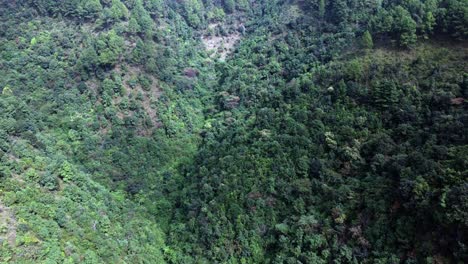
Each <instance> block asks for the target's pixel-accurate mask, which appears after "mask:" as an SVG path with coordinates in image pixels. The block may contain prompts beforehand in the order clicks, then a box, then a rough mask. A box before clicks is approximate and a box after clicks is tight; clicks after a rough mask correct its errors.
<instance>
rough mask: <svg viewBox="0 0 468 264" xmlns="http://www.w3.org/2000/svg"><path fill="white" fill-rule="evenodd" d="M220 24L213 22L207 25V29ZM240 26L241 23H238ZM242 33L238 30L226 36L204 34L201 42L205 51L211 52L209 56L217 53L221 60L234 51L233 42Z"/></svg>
mask: <svg viewBox="0 0 468 264" xmlns="http://www.w3.org/2000/svg"><path fill="white" fill-rule="evenodd" d="M219 26H221V25H220V24H218V23H213V24H210V25H209V26H208V29H209V30H214V29H215V28H217V27H219ZM238 27H242V25H240V24H239V25H238ZM241 37H242V35H241V33H240V32H238V31H235V32H233V33H231V34H228V35H227V36H219V35H204V36H203V37H202V39H201V40H202V42H203V44H204V45H205V48H206V50H207V51H209V52H212V54H211V57H216V56H217V55H219V57H220V59H221V60H223V61H224V60H225V59H226V57H227V55H229V54H230V53H232V52H233V51H234V46H235V44H236V43H237V42H238V41H239V40H240V39H241Z"/></svg>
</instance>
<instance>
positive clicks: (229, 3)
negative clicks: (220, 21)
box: [223, 0, 236, 13]
mask: <svg viewBox="0 0 468 264" xmlns="http://www.w3.org/2000/svg"><path fill="white" fill-rule="evenodd" d="M223 3H224V10H226V12H227V13H232V12H234V10H235V9H236V3H235V2H234V0H224V1H223Z"/></svg>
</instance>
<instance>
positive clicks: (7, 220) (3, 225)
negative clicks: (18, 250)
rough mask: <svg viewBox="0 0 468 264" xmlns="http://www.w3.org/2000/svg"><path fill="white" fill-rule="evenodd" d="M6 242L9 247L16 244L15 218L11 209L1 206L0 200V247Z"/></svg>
mask: <svg viewBox="0 0 468 264" xmlns="http://www.w3.org/2000/svg"><path fill="white" fill-rule="evenodd" d="M3 241H7V243H8V245H10V247H13V246H15V242H16V218H15V216H14V215H13V213H12V212H11V209H10V208H8V207H6V206H5V205H3V203H2V201H1V200H0V245H1V244H3Z"/></svg>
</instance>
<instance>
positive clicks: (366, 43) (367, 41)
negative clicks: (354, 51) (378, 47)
mask: <svg viewBox="0 0 468 264" xmlns="http://www.w3.org/2000/svg"><path fill="white" fill-rule="evenodd" d="M362 45H363V47H364V48H366V49H372V48H373V47H374V41H373V40H372V35H371V34H370V32H369V30H366V31H365V32H364V34H363V35H362Z"/></svg>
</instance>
